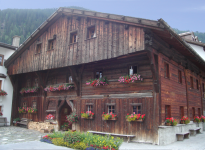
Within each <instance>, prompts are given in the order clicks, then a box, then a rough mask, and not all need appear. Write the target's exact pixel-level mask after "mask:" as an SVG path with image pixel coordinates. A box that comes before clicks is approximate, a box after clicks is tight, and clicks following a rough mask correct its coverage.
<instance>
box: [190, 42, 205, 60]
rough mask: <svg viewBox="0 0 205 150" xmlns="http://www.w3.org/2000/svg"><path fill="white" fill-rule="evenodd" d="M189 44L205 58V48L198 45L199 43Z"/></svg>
mask: <svg viewBox="0 0 205 150" xmlns="http://www.w3.org/2000/svg"><path fill="white" fill-rule="evenodd" d="M189 45H190V46H191V47H192V48H193V49H194V50H195V51H196V52H197V53H198V54H199V55H200V56H201V58H203V59H204V60H205V52H204V50H203V47H202V46H198V45H194V44H190V43H189Z"/></svg>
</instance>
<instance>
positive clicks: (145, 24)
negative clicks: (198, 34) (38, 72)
mask: <svg viewBox="0 0 205 150" xmlns="http://www.w3.org/2000/svg"><path fill="white" fill-rule="evenodd" d="M70 15H73V16H83V17H89V18H96V19H101V20H107V21H112V22H118V23H122V24H128V25H133V26H138V27H142V28H148V29H150V30H151V31H152V32H153V33H155V34H157V35H158V36H159V37H160V38H162V39H163V40H164V41H165V42H167V43H168V44H170V45H172V46H173V47H174V48H175V49H177V50H178V51H179V52H180V53H182V54H183V55H184V56H186V57H188V59H191V61H192V62H194V63H197V64H198V65H200V64H201V66H205V62H204V60H202V59H201V57H200V56H199V55H198V54H197V53H196V52H195V51H194V50H193V49H192V48H191V47H190V46H189V44H187V43H186V42H185V41H184V39H182V38H181V37H180V36H179V35H178V34H177V33H175V32H174V30H173V29H172V28H171V27H170V26H169V25H168V24H167V23H166V22H165V21H164V20H163V19H159V20H158V21H154V20H148V19H142V18H134V17H129V16H122V15H114V14H108V13H101V12H95V11H87V10H79V9H70V8H59V9H58V10H57V11H56V12H54V13H53V14H52V15H51V16H50V17H49V18H48V19H47V20H46V21H45V22H43V23H42V24H41V25H40V26H39V27H38V28H37V29H36V30H35V31H34V32H33V33H32V34H31V36H30V37H28V39H27V40H26V41H25V42H24V43H23V44H22V45H21V46H20V47H19V48H18V49H17V50H16V51H15V52H14V53H13V54H12V55H11V57H10V58H9V59H8V60H7V61H6V62H5V66H6V67H8V66H9V65H10V63H12V62H13V60H15V59H16V58H17V57H18V56H19V55H21V53H23V52H24V51H25V50H26V49H27V48H28V47H29V45H30V44H32V42H34V41H35V40H36V39H37V38H38V37H39V36H40V35H41V33H42V32H44V31H46V29H47V28H48V27H49V26H50V25H52V24H53V23H54V22H55V21H56V20H57V19H58V18H59V17H60V16H70ZM204 70H205V69H204Z"/></svg>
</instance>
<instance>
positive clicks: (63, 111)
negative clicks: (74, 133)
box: [59, 103, 72, 129]
mask: <svg viewBox="0 0 205 150" xmlns="http://www.w3.org/2000/svg"><path fill="white" fill-rule="evenodd" d="M71 112H72V110H71V108H70V106H68V104H67V103H65V104H64V105H63V106H62V108H61V110H60V116H59V120H60V121H59V122H60V127H61V126H62V125H63V124H64V123H65V122H67V121H66V116H67V115H70V113H71ZM69 129H71V127H70V128H69Z"/></svg>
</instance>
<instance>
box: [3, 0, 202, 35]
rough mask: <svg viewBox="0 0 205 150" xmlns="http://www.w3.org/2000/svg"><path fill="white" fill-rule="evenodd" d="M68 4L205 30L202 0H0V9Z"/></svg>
mask: <svg viewBox="0 0 205 150" xmlns="http://www.w3.org/2000/svg"><path fill="white" fill-rule="evenodd" d="M67 6H79V7H84V8H87V9H90V10H94V11H99V12H105V13H112V14H119V15H125V16H132V17H139V18H145V19H151V20H157V19H160V18H163V19H164V20H165V21H166V22H167V23H168V24H169V25H170V26H171V27H172V28H177V29H179V30H191V31H199V32H205V0H0V9H1V10H2V9H8V8H17V9H37V8H40V9H43V8H58V7H67Z"/></svg>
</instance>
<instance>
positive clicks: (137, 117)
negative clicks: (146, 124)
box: [125, 112, 145, 122]
mask: <svg viewBox="0 0 205 150" xmlns="http://www.w3.org/2000/svg"><path fill="white" fill-rule="evenodd" d="M125 118H126V121H128V122H132V121H137V122H143V121H144V119H145V114H143V115H141V114H135V112H133V114H130V115H129V114H127V116H126V117H125Z"/></svg>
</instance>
